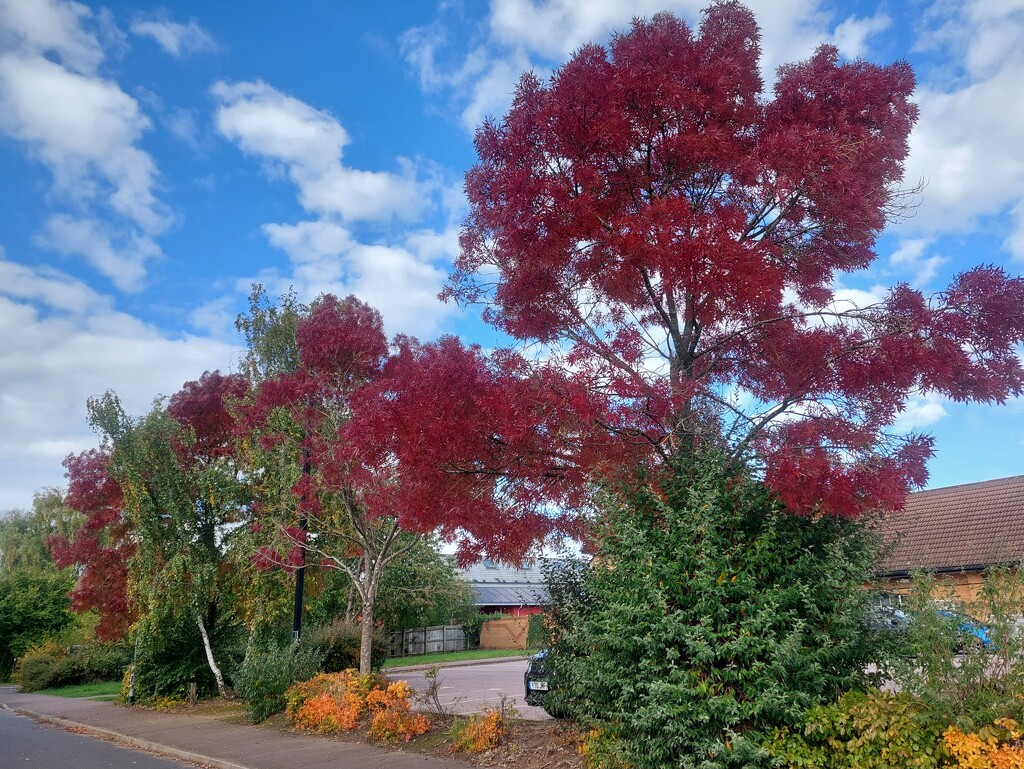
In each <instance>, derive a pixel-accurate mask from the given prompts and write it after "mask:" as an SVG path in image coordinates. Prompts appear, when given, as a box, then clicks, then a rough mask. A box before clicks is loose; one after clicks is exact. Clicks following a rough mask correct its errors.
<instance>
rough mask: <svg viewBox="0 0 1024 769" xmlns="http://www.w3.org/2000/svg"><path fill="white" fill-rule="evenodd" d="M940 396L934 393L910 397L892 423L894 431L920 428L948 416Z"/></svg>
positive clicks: (905, 431) (902, 431)
mask: <svg viewBox="0 0 1024 769" xmlns="http://www.w3.org/2000/svg"><path fill="white" fill-rule="evenodd" d="M942 403H943V401H942V398H941V397H940V396H938V395H936V394H934V393H927V394H925V395H920V396H916V397H913V398H910V399H909V400H908V401H907V403H906V405H905V406H904V409H903V412H902V413H901V414H900V415H899V417H898V418H897V420H896V424H895V425H893V427H894V429H895V430H896V432H900V433H907V432H911V431H917V430H921V429H922V428H924V427H929V426H930V425H933V424H935V423H936V422H938V421H939V420H940V419H942V418H943V417H945V416H948V412H947V411H946V409H945V408H944V407H943V405H942Z"/></svg>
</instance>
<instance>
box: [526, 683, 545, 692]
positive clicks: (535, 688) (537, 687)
mask: <svg viewBox="0 0 1024 769" xmlns="http://www.w3.org/2000/svg"><path fill="white" fill-rule="evenodd" d="M547 690H548V682H547V681H530V691H531V692H546V691H547Z"/></svg>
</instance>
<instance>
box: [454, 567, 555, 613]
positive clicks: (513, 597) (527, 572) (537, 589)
mask: <svg viewBox="0 0 1024 769" xmlns="http://www.w3.org/2000/svg"><path fill="white" fill-rule="evenodd" d="M459 571H460V573H461V574H460V575H461V577H462V578H463V579H464V580H466V581H467V582H468V583H469V584H470V586H471V587H472V588H473V592H474V593H476V604H477V606H545V605H546V604H547V603H548V589H547V586H546V585H545V581H544V573H543V571H542V570H541V565H540V563H537V562H534V563H524V564H523V565H522V566H521V567H518V568H517V567H515V566H508V565H506V564H500V563H496V562H493V561H489V560H484V561H482V562H480V563H477V564H474V565H473V566H469V567H467V568H465V569H460V570H459Z"/></svg>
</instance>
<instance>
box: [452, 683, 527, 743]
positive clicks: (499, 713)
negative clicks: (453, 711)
mask: <svg viewBox="0 0 1024 769" xmlns="http://www.w3.org/2000/svg"><path fill="white" fill-rule="evenodd" d="M515 715H516V711H515V708H514V707H512V705H511V704H510V702H509V700H508V699H507V698H506V697H505V696H502V700H501V704H500V705H498V707H496V708H486V709H485V710H484V711H483V712H482V713H480V714H478V715H473V716H470V717H469V718H466V719H459V720H458V721H456V722H455V723H454V724H453V725H452V731H451V736H452V747H453V748H454V749H455V750H458V751H461V752H463V753H483V752H485V751H488V750H493V749H494V748H496V747H498V745H500V744H501V743H502V741H504V740H505V739H506V738H507V737H508V736H509V731H510V728H511V727H510V724H509V720H510V719H511V718H514V717H515Z"/></svg>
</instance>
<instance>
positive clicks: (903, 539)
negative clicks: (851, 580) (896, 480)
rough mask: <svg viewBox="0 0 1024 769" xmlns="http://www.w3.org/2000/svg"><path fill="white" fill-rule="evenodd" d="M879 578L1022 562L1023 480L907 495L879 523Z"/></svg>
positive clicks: (991, 482)
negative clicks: (884, 546) (883, 549)
mask: <svg viewBox="0 0 1024 769" xmlns="http://www.w3.org/2000/svg"><path fill="white" fill-rule="evenodd" d="M882 536H883V538H884V540H885V541H886V542H889V543H893V542H894V543H895V546H894V547H893V549H892V550H890V551H889V552H888V553H887V554H886V555H885V557H884V559H883V562H882V564H881V566H880V569H879V571H880V573H881V574H883V575H887V574H898V573H905V572H910V571H913V570H915V569H927V570H929V571H956V570H960V569H965V568H967V569H969V568H972V567H978V566H988V565H992V564H999V563H1003V564H1005V563H1013V562H1016V561H1020V560H1022V559H1024V475H1016V476H1014V477H1012V478H999V479H998V480H994V481H982V482H980V483H967V484H964V485H963V486H949V487H947V488H944V489H930V490H928V491H918V492H915V493H914V494H911V495H910V497H909V498H908V499H907V506H906V508H905V509H904V510H903V511H901V512H899V513H888V514H886V516H885V517H884V518H883V520H882Z"/></svg>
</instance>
